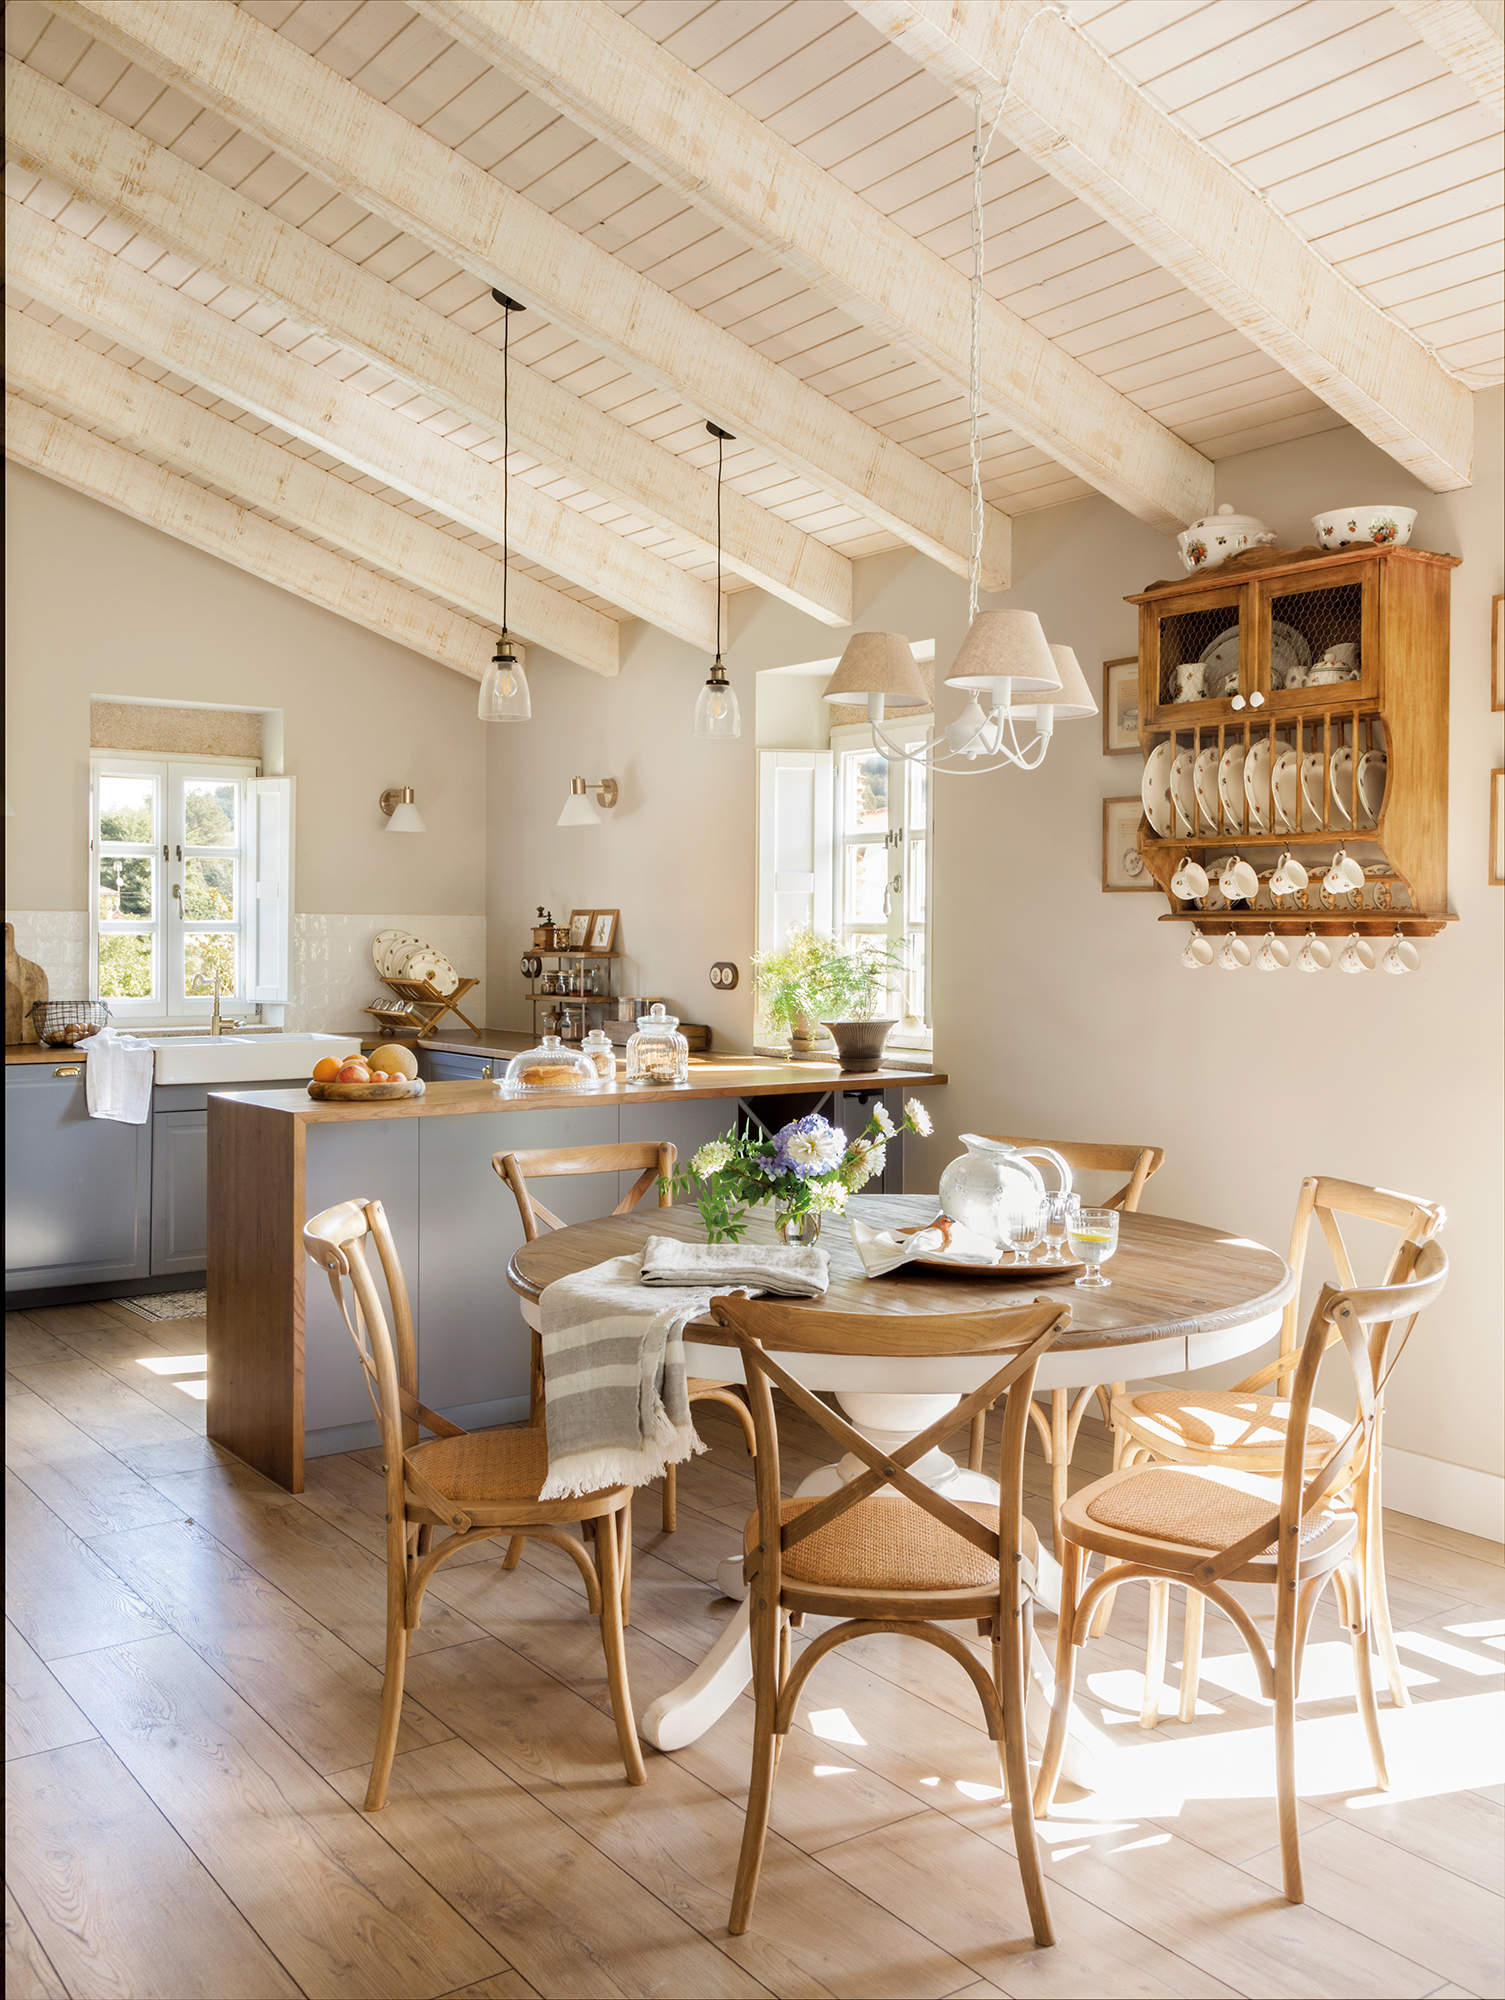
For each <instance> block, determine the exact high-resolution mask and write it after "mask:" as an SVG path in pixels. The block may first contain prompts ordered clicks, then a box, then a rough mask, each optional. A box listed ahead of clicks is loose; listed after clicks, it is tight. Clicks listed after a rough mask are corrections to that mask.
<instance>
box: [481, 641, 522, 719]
mask: <svg viewBox="0 0 1505 2000" xmlns="http://www.w3.org/2000/svg"><path fill="white" fill-rule="evenodd" d="M476 713H477V715H478V716H479V717H480V719H481V720H482V722H527V721H529V720H530V719H531V717H532V714H533V696H532V694H531V692H530V690H529V687H528V676H527V674H526V673H524V671H523V649H522V647H521V646H519V645H518V644H517V643H516V641H515V640H514V639H512V638H511V637H510V636H509V634H507V633H506V632H504V633H503V634H502V636H501V638H500V639H498V640H497V642H496V652H495V654H494V655H493V656H492V661H491V664H490V666H489V667H487V669H486V671H485V673H484V674H483V675H482V677H481V692H480V695H479V697H478V699H477V702H476Z"/></svg>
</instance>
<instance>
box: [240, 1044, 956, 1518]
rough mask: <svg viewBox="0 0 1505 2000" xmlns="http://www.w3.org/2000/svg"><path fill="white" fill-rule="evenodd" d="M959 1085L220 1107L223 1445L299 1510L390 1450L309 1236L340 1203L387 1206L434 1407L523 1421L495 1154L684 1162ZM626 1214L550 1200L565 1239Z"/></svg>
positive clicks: (246, 1100) (693, 1079) (780, 1085)
mask: <svg viewBox="0 0 1505 2000" xmlns="http://www.w3.org/2000/svg"><path fill="white" fill-rule="evenodd" d="M498 1067H500V1065H498ZM945 1081H946V1078H945V1077H944V1075H942V1074H940V1073H939V1072H937V1071H935V1070H922V1071H915V1070H902V1069H882V1070H876V1071H870V1072H867V1073H865V1074H856V1073H843V1072H842V1071H841V1070H839V1069H838V1068H837V1067H836V1065H835V1064H834V1063H810V1062H783V1061H779V1060H776V1059H770V1058H765V1057H761V1056H701V1057H692V1058H691V1062H690V1080H689V1082H688V1083H684V1084H677V1085H674V1086H672V1087H665V1088H651V1089H644V1088H642V1087H639V1086H633V1087H628V1086H627V1085H626V1084H624V1083H622V1082H621V1081H620V1080H619V1081H618V1082H617V1083H616V1084H615V1085H612V1086H604V1087H602V1088H601V1089H598V1090H592V1091H585V1092H576V1091H565V1092H558V1093H553V1092H537V1093H533V1094H531V1095H529V1096H525V1097H509V1096H503V1095H501V1094H500V1093H499V1091H498V1088H497V1086H496V1084H495V1083H494V1082H492V1081H489V1080H477V1081H472V1082H431V1083H429V1084H428V1086H427V1089H426V1091H425V1093H424V1095H423V1096H421V1097H416V1098H408V1099H400V1100H397V1101H395V1102H390V1101H389V1102H379V1103H369V1104H339V1103H318V1102H315V1101H314V1100H313V1099H311V1098H310V1097H309V1096H308V1095H307V1094H306V1092H304V1091H302V1090H263V1091H240V1092H237V1094H236V1095H235V1096H233V1097H231V1096H219V1095H211V1096H210V1098H209V1257H208V1268H209V1279H208V1291H209V1308H208V1377H209V1380H208V1410H207V1419H208V1432H209V1436H210V1437H211V1438H212V1439H213V1440H214V1441H215V1442H216V1443H217V1444H220V1445H223V1446H225V1447H226V1449H228V1450H230V1451H233V1452H234V1453H235V1454H236V1455H237V1456H238V1457H240V1458H242V1459H244V1460H245V1461H246V1462H247V1464H249V1465H253V1466H255V1467H256V1469H257V1470H258V1471H259V1472H263V1473H265V1474H266V1476H267V1477H268V1478H269V1479H273V1480H275V1481H276V1482H277V1483H278V1484H279V1485H280V1486H285V1487H287V1488H288V1489H289V1490H290V1491H291V1492H294V1493H297V1492H301V1491H302V1488H303V1466H304V1459H305V1457H306V1456H313V1457H318V1456H321V1455H323V1454H325V1453H329V1452H337V1451H350V1450H354V1449H357V1448H358V1447H360V1446H364V1445H370V1444H374V1443H375V1442H376V1428H375V1424H374V1422H373V1420H372V1416H371V1410H370V1405H369V1403H368V1402H367V1400H366V1393H365V1387H364V1377H363V1375H362V1372H361V1369H360V1367H359V1365H358V1363H357V1361H356V1358H355V1355H354V1354H353V1353H352V1352H351V1347H350V1336H349V1334H348V1333H347V1332H346V1330H345V1327H344V1323H343V1321H342V1320H341V1318H340V1316H339V1312H338V1309H337V1307H336V1305H335V1302H334V1299H333V1296H332V1295H331V1293H330V1290H329V1287H328V1285H327V1283H326V1282H325V1281H324V1280H323V1279H322V1278H321V1277H319V1276H318V1274H317V1273H311V1272H310V1267H309V1266H308V1264H307V1260H306V1259H305V1257H304V1253H303V1245H302V1235H301V1232H302V1229H303V1224H304V1221H305V1220H306V1218H307V1217H308V1216H310V1215H316V1214H317V1213H318V1212H319V1211H320V1210H321V1209H323V1208H327V1207H329V1206H330V1205H331V1204H332V1203H334V1202H338V1201H347V1200H350V1199H352V1198H356V1197H359V1198H361V1199H365V1200H371V1199H376V1200H380V1201H381V1202H383V1203H384V1204H385V1206H386V1209H387V1213H388V1217H389V1219H390V1221H391V1224H392V1230H393V1234H394V1236H395V1238H396V1241H397V1246H398V1252H399V1255H400V1256H401V1258H402V1264H403V1270H404V1273H405V1275H406V1278H407V1283H408V1290H409V1293H410V1296H411V1299H412V1304H413V1313H414V1318H415V1320H416V1322H417V1326H418V1354H419V1376H420V1394H421V1396H422V1399H423V1401H424V1402H425V1403H426V1404H427V1405H428V1406H429V1407H430V1408H431V1409H436V1410H438V1411H439V1412H440V1413H441V1414H442V1415H444V1416H447V1417H449V1418H450V1419H451V1421H453V1422H455V1423H458V1424H462V1425H464V1426H465V1427H466V1428H467V1429H475V1428H479V1427H483V1426H485V1425H489V1424H499V1423H510V1422H515V1421H516V1420H518V1419H519V1418H521V1417H524V1416H526V1414H527V1407H528V1353H529V1335H528V1330H527V1328H526V1326H525V1325H524V1323H523V1319H522V1316H521V1313H520V1312H519V1310H518V1307H517V1302H516V1300H515V1298H514V1296H513V1294H512V1293H511V1291H510V1290H509V1288H508V1285H507V1264H508V1260H509V1258H510V1257H511V1256H512V1253H513V1251H514V1250H516V1249H517V1247H518V1245H519V1244H520V1243H521V1241H522V1227H521V1224H520V1222H519V1219H518V1214H517V1208H516V1204H515V1203H514V1201H513V1199H512V1197H511V1195H510V1194H509V1193H508V1192H507V1189H506V1188H505V1187H504V1186H503V1184H502V1182H501V1181H500V1180H499V1179H498V1178H497V1176H496V1174H495V1173H494V1172H493V1171H492V1167H491V1159H492V1155H493V1154H494V1153H498V1152H507V1151H512V1150H516V1149H519V1148H525V1147H534V1146H548V1147H556V1146H596V1145H609V1144H613V1143H616V1142H617V1141H623V1140H648V1139H652V1140H670V1141H672V1142H673V1143H674V1145H676V1146H677V1147H678V1148H679V1152H680V1156H681V1158H682V1159H683V1158H687V1157H688V1155H689V1154H690V1153H691V1152H693V1151H694V1149H695V1148H696V1147H697V1146H699V1145H701V1144H703V1143H704V1141H705V1140H707V1139H709V1138H712V1137H714V1136H715V1135H716V1134H718V1133H720V1132H724V1131H725V1130H726V1129H727V1128H728V1127H729V1126H730V1125H731V1124H732V1123H733V1122H734V1121H735V1120H737V1119H738V1118H739V1117H740V1116H742V1115H743V1114H745V1115H746V1116H747V1117H748V1118H751V1119H753V1120H754V1121H756V1122H757V1123H758V1124H759V1125H761V1126H763V1127H765V1128H766V1129H768V1130H770V1131H772V1130H777V1128H778V1127H779V1126H780V1125H783V1124H785V1123H786V1122H787V1121H788V1120H789V1119H791V1118H797V1117H800V1116H802V1115H803V1114H804V1113H806V1112H809V1111H819V1112H821V1113H823V1114H824V1115H825V1116H826V1117H828V1118H830V1120H831V1122H832V1123H833V1124H835V1125H837V1126H839V1127H841V1128H842V1129H844V1130H847V1131H852V1132H855V1131H858V1130H860V1129H861V1127H862V1126H863V1125H864V1124H866V1122H867V1120H868V1118H869V1117H870V1116H871V1114H872V1111H873V1108H874V1106H875V1104H876V1103H877V1102H879V1101H880V1100H881V1101H883V1102H884V1103H886V1104H887V1106H888V1108H889V1110H890V1111H891V1112H892V1113H893V1114H894V1115H895V1117H897V1116H898V1114H899V1108H900V1104H901V1101H902V1099H903V1098H904V1097H905V1096H906V1095H907V1094H908V1093H910V1092H912V1091H915V1090H920V1089H924V1088H925V1087H927V1086H931V1085H935V1084H941V1083H944V1082H945ZM902 1177H903V1166H902V1147H901V1146H900V1145H894V1146H891V1147H890V1149H889V1160H888V1165H887V1167H886V1169H885V1173H884V1175H883V1177H882V1179H881V1180H880V1181H878V1182H874V1183H873V1184H872V1185H873V1191H874V1192H879V1191H884V1192H889V1193H898V1192H900V1191H902ZM632 1178H633V1177H632V1176H630V1175H628V1176H624V1177H622V1181H621V1187H620V1193H622V1194H625V1193H626V1191H627V1188H628V1186H630V1184H631V1180H632ZM618 1199H619V1191H618V1190H617V1188H616V1187H615V1185H614V1183H613V1182H612V1181H610V1180H607V1179H605V1178H603V1177H601V1176H598V1175H593V1176H590V1177H586V1178H582V1179H581V1180H579V1181H578V1182H572V1181H568V1180H566V1181H557V1182H555V1183H554V1184H553V1186H552V1188H551V1190H550V1196H549V1201H550V1206H551V1207H552V1208H554V1209H555V1210H556V1212H557V1213H558V1214H559V1215H561V1216H562V1218H563V1219H564V1220H565V1221H566V1222H576V1221H586V1220H589V1219H590V1218H591V1217H592V1216H596V1215H601V1214H603V1213H605V1212H606V1211H607V1210H609V1209H610V1208H611V1207H613V1206H614V1204H615V1202H616V1201H617V1200H618ZM310 1276H312V1278H313V1282H312V1284H309V1283H308V1282H307V1280H308V1278H309V1277H310Z"/></svg>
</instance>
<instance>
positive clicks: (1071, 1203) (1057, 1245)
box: [1045, 1190, 1082, 1264]
mask: <svg viewBox="0 0 1505 2000" xmlns="http://www.w3.org/2000/svg"><path fill="white" fill-rule="evenodd" d="M1081 1205H1082V1198H1081V1196H1080V1195H1075V1194H1067V1193H1066V1192H1065V1191H1064V1190H1063V1191H1062V1192H1060V1193H1057V1194H1052V1195H1047V1196H1046V1198H1045V1254H1046V1256H1047V1257H1048V1258H1049V1259H1051V1260H1052V1261H1053V1262H1055V1263H1058V1264H1059V1263H1061V1262H1063V1261H1064V1259H1065V1256H1066V1228H1067V1224H1068V1223H1069V1222H1070V1220H1071V1218H1072V1216H1074V1215H1075V1214H1076V1212H1077V1210H1078V1209H1079V1208H1080V1207H1081Z"/></svg>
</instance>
